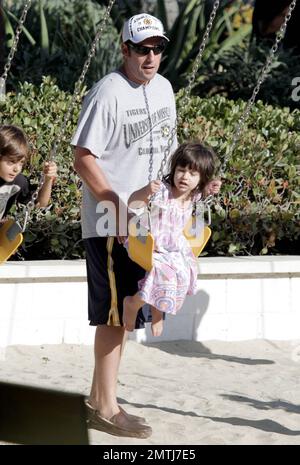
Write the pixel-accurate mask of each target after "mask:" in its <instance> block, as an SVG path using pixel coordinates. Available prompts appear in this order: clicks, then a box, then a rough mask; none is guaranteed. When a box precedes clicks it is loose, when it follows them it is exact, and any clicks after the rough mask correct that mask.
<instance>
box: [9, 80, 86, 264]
mask: <svg viewBox="0 0 300 465" xmlns="http://www.w3.org/2000/svg"><path fill="white" fill-rule="evenodd" d="M81 97H82V96H81ZM70 100H71V95H70V94H68V93H66V92H64V91H62V90H60V89H59V87H58V86H57V85H56V84H54V82H53V81H51V79H50V78H44V79H43V82H42V84H41V85H40V86H39V87H35V86H33V85H32V84H28V83H24V84H21V88H20V92H19V93H18V94H8V96H7V98H6V101H5V103H2V104H1V120H0V123H1V124H16V125H18V126H20V127H22V128H23V129H24V131H25V132H26V135H27V136H28V138H29V142H30V145H31V163H30V166H28V167H27V169H25V173H24V174H26V175H30V177H31V179H32V180H33V182H34V183H36V184H38V182H39V180H40V173H41V168H42V165H43V163H44V160H46V159H47V157H48V155H49V153H50V150H51V148H52V146H53V143H54V142H55V141H56V140H58V143H59V146H58V152H57V155H56V162H57V165H58V169H59V176H58V178H57V180H56V183H55V186H54V188H53V195H52V205H51V207H50V208H49V207H48V208H47V209H45V210H35V211H34V213H33V215H32V218H31V221H30V223H29V225H28V227H27V229H26V233H25V241H24V243H23V245H22V248H20V249H19V252H18V255H17V257H16V256H14V257H13V259H16V258H21V259H22V258H25V259H28V260H37V259H59V258H79V257H80V256H82V253H83V250H82V244H81V241H80V238H81V229H80V197H81V196H80V191H79V189H78V187H79V178H78V176H77V175H76V173H75V172H74V170H73V151H72V148H71V146H70V139H71V137H72V134H73V132H74V129H75V127H76V124H77V120H78V116H79V110H80V106H81V99H79V101H78V102H77V105H76V108H75V110H74V112H73V114H72V118H71V120H70V121H69V123H68V125H67V129H66V134H65V140H63V141H59V139H58V138H59V134H60V130H61V127H62V121H63V118H64V115H65V114H66V111H67V108H68V105H69V103H70ZM78 241H79V242H78Z"/></svg>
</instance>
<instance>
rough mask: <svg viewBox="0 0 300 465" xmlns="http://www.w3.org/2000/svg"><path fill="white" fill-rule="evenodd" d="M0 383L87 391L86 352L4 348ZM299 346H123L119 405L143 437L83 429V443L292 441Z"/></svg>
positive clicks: (297, 432)
mask: <svg viewBox="0 0 300 465" xmlns="http://www.w3.org/2000/svg"><path fill="white" fill-rule="evenodd" d="M1 355H2V357H1V359H0V380H1V381H9V382H17V383H22V384H30V385H36V386H41V387H45V386H46V387H51V388H55V389H59V390H66V391H72V392H79V393H83V394H85V395H88V393H89V387H90V380H91V376H92V370H93V348H92V347H91V346H76V345H48V346H11V347H8V348H7V349H6V351H5V352H2V354H1ZM299 355H300V341H294V342H291V341H290V342H282V341H280V342H278V341H267V340H252V341H245V342H221V341H210V342H205V343H201V342H190V341H175V342H160V343H155V344H148V345H141V344H138V343H136V342H132V341H129V342H128V344H127V346H126V350H125V355H124V358H123V362H122V366H121V370H120V378H119V390H118V396H119V402H120V404H122V406H123V407H124V408H126V409H127V410H128V412H129V413H133V414H139V415H142V416H145V417H146V418H147V420H148V422H149V424H150V425H151V426H152V428H153V435H152V436H151V437H150V438H149V439H147V440H139V439H131V438H118V437H115V436H110V435H108V434H106V433H101V432H98V431H95V430H89V437H90V443H91V444H105V445H116V444H119V445H122V444H147V445H150V444H162V445H163V444H169V445H171V444H173V445H182V444H185V445H198V444H271V445H272V444H300V382H299V381H300V356H299Z"/></svg>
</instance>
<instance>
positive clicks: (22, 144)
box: [0, 125, 57, 223]
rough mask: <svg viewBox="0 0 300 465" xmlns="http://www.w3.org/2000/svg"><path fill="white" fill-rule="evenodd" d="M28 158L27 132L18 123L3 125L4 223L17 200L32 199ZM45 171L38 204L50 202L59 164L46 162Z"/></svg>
mask: <svg viewBox="0 0 300 465" xmlns="http://www.w3.org/2000/svg"><path fill="white" fill-rule="evenodd" d="M28 158H29V146H28V142H27V139H26V137H25V134H24V132H23V131H22V130H21V129H20V128H18V127H17V126H13V125H5V126H0V223H1V220H2V218H4V217H5V216H6V215H7V213H8V212H9V210H10V209H11V207H12V206H13V204H14V203H15V202H18V203H23V204H26V203H28V202H29V201H30V200H31V196H32V193H33V192H34V186H32V185H31V184H30V180H29V179H28V178H27V177H25V176H24V175H23V174H21V171H22V169H23V166H24V165H25V163H26V162H27V161H28ZM43 174H44V182H43V184H42V187H41V188H40V190H39V193H38V198H37V206H38V207H46V206H47V205H48V203H49V200H50V196H51V191H52V184H53V181H54V179H55V178H56V176H57V167H56V164H55V163H54V162H50V163H48V162H46V163H45V164H44V168H43ZM2 222H3V221H2Z"/></svg>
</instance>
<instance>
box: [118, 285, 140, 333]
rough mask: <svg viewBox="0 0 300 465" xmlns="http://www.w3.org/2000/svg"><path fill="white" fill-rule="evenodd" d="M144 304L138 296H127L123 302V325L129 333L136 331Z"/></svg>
mask: <svg viewBox="0 0 300 465" xmlns="http://www.w3.org/2000/svg"><path fill="white" fill-rule="evenodd" d="M144 303H145V302H144V301H143V300H142V299H141V298H140V297H139V295H138V294H134V295H133V296H127V297H125V299H124V300H123V324H124V327H125V329H126V330H127V331H133V330H134V329H135V322H136V317H137V313H138V311H139V309H140V308H141V307H142V306H143V305H144Z"/></svg>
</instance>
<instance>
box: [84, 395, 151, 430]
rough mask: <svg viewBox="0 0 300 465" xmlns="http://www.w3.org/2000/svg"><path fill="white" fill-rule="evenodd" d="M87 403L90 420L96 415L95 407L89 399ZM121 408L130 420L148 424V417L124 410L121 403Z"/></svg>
mask: <svg viewBox="0 0 300 465" xmlns="http://www.w3.org/2000/svg"><path fill="white" fill-rule="evenodd" d="M85 405H86V411H87V419H88V420H90V419H91V418H92V417H93V415H94V412H95V409H94V407H92V405H91V404H90V403H89V401H88V400H86V401H85ZM119 409H120V411H121V412H122V413H124V415H126V416H127V417H128V419H129V420H130V421H135V422H136V423H140V424H141V425H147V420H146V418H144V417H138V416H137V415H131V413H128V412H126V410H124V409H123V407H121V405H119Z"/></svg>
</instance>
